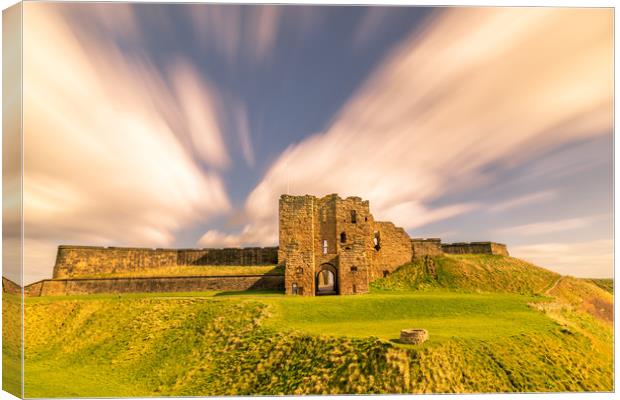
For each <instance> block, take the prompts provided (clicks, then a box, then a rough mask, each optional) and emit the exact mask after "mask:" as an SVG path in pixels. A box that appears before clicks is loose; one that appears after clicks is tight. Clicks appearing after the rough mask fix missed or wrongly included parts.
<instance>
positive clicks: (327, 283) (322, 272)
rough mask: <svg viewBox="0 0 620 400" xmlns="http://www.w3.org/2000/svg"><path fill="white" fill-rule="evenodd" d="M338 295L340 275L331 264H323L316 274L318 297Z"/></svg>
mask: <svg viewBox="0 0 620 400" xmlns="http://www.w3.org/2000/svg"><path fill="white" fill-rule="evenodd" d="M330 294H338V274H337V271H336V268H335V267H334V266H333V265H331V264H323V265H321V266H320V267H319V271H318V272H317V274H316V295H317V296H323V295H330Z"/></svg>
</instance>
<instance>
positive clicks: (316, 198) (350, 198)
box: [280, 193, 368, 203]
mask: <svg viewBox="0 0 620 400" xmlns="http://www.w3.org/2000/svg"><path fill="white" fill-rule="evenodd" d="M301 197H306V198H310V199H315V200H325V199H330V198H333V199H336V200H355V201H359V202H362V203H368V200H364V199H362V198H361V197H359V196H348V197H340V195H339V194H338V193H330V194H326V195H325V196H315V195H313V194H301V195H293V194H281V195H280V199H287V198H291V199H295V198H301Z"/></svg>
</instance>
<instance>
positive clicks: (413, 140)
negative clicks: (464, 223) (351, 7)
mask: <svg viewBox="0 0 620 400" xmlns="http://www.w3.org/2000/svg"><path fill="white" fill-rule="evenodd" d="M612 14H613V13H612V12H611V11H610V10H608V9H561V8H555V9H553V8H467V9H462V8H461V9H447V10H446V11H444V12H443V13H441V14H438V15H436V16H435V17H434V18H433V19H432V21H430V22H429V23H427V24H426V25H425V29H424V30H422V31H421V33H420V32H417V33H416V34H415V35H413V36H412V37H410V38H409V39H408V40H406V41H405V42H404V43H403V44H402V45H401V46H400V47H399V48H397V49H395V50H394V51H393V52H392V53H391V55H390V56H389V57H388V58H387V59H386V60H384V61H383V62H382V63H380V64H379V66H378V68H377V69H376V71H375V72H374V73H373V74H372V75H371V76H370V77H369V78H368V79H367V81H366V82H365V84H364V85H363V86H362V87H361V88H360V89H359V91H358V92H357V93H356V94H355V95H354V96H353V97H352V98H351V99H350V100H349V101H348V102H347V103H346V104H345V105H344V106H343V108H342V109H341V110H340V112H339V113H338V114H337V115H336V116H335V118H334V119H333V122H332V123H331V125H330V126H329V127H328V128H327V129H326V130H325V131H324V132H320V133H317V134H315V135H312V136H311V137H308V138H307V139H305V140H303V141H301V142H300V143H296V144H293V145H291V146H290V147H289V148H288V149H287V150H286V151H285V152H284V153H283V154H281V155H280V157H279V158H278V159H277V160H276V161H275V162H274V163H273V165H272V166H271V167H270V169H269V170H268V171H267V173H266V174H265V176H264V178H263V180H262V181H261V182H260V183H259V184H258V185H257V186H256V188H255V189H254V190H253V191H252V193H251V194H250V195H249V197H248V199H247V201H246V206H245V208H246V214H247V215H248V217H249V218H250V219H251V220H252V222H251V223H250V224H249V225H248V226H247V227H246V232H247V231H252V230H253V229H258V228H259V227H260V229H261V230H264V229H265V226H269V227H270V228H271V234H269V235H263V236H262V237H263V238H264V239H265V241H264V242H263V243H265V244H267V243H266V242H267V239H268V238H275V237H277V236H276V235H275V233H276V230H277V224H276V213H277V199H278V197H279V195H280V194H281V193H287V192H288V193H291V194H306V193H311V194H315V195H325V194H328V193H333V192H338V193H340V194H341V195H344V196H347V195H360V196H362V197H364V198H366V199H369V200H370V201H371V203H372V207H373V210H374V212H375V216H376V217H378V218H380V219H381V218H385V217H386V216H389V217H390V218H391V219H392V220H393V221H394V222H395V223H396V224H398V225H401V226H404V227H415V226H419V225H420V223H430V222H433V221H437V220H441V219H442V218H448V217H452V216H456V215H458V214H459V213H464V212H468V210H471V207H469V206H468V207H463V206H462V205H459V204H447V205H442V206H440V207H438V206H433V205H432V204H434V202H436V201H438V200H440V199H441V198H443V197H445V196H447V195H449V194H454V193H459V192H461V191H464V190H471V189H472V188H475V187H477V186H480V185H482V184H484V183H486V182H488V181H489V179H490V175H491V174H492V172H489V171H488V170H485V167H487V166H488V165H492V164H498V165H507V166H514V165H521V164H523V163H525V162H527V161H528V160H529V159H531V158H532V157H534V156H536V155H540V154H542V153H543V152H545V151H548V150H550V149H553V148H556V147H558V146H561V145H563V144H565V143H568V142H570V141H574V140H578V139H584V138H590V137H594V136H597V135H601V134H606V133H607V132H609V131H610V130H611V129H612V117H613V111H612V99H613V92H612V87H613V85H612V76H613V71H612V66H613V60H612V57H613V43H612V36H613V35H612V26H613V25H612V24H613V15H612ZM575 26H579V29H575ZM529 200H530V201H533V200H532V199H529ZM516 201H517V200H515V202H516ZM522 201H523V200H522ZM515 204H516V203H513V205H512V206H515ZM390 210H392V211H390ZM394 210H396V211H399V212H394ZM440 210H443V211H440ZM445 210H450V212H446V211H445ZM429 216H432V217H429ZM416 218H418V221H416ZM419 218H423V220H421V221H420V220H419Z"/></svg>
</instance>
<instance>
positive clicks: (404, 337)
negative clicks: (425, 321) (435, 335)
mask: <svg viewBox="0 0 620 400" xmlns="http://www.w3.org/2000/svg"><path fill="white" fill-rule="evenodd" d="M427 340H428V331H427V330H426V329H403V330H402V331H400V342H401V343H407V344H420V343H424V342H426V341H427Z"/></svg>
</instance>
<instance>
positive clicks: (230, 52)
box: [187, 4, 282, 66]
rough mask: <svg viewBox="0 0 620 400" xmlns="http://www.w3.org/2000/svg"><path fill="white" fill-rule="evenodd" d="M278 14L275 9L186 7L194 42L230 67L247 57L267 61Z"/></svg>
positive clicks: (254, 7)
mask: <svg viewBox="0 0 620 400" xmlns="http://www.w3.org/2000/svg"><path fill="white" fill-rule="evenodd" d="M281 12H282V7H281V6H277V5H260V6H242V5H239V4H220V5H216V4H211V5H209V7H191V6H189V7H187V13H188V17H189V20H190V21H191V22H192V26H193V29H194V31H195V32H196V37H197V38H198V40H199V41H200V42H201V43H202V45H203V46H204V47H205V48H206V50H207V51H210V52H215V53H216V54H217V55H218V56H222V57H224V58H225V59H226V60H227V62H228V64H229V65H231V66H233V65H236V64H237V62H238V61H239V60H240V59H245V58H243V57H242V56H243V55H247V54H249V55H250V56H251V58H252V59H253V60H254V61H255V62H257V63H260V62H264V61H265V60H266V59H267V57H268V56H269V55H270V54H271V52H272V50H273V47H274V45H275V43H276V40H277V37H278V30H279V26H280V16H281Z"/></svg>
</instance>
